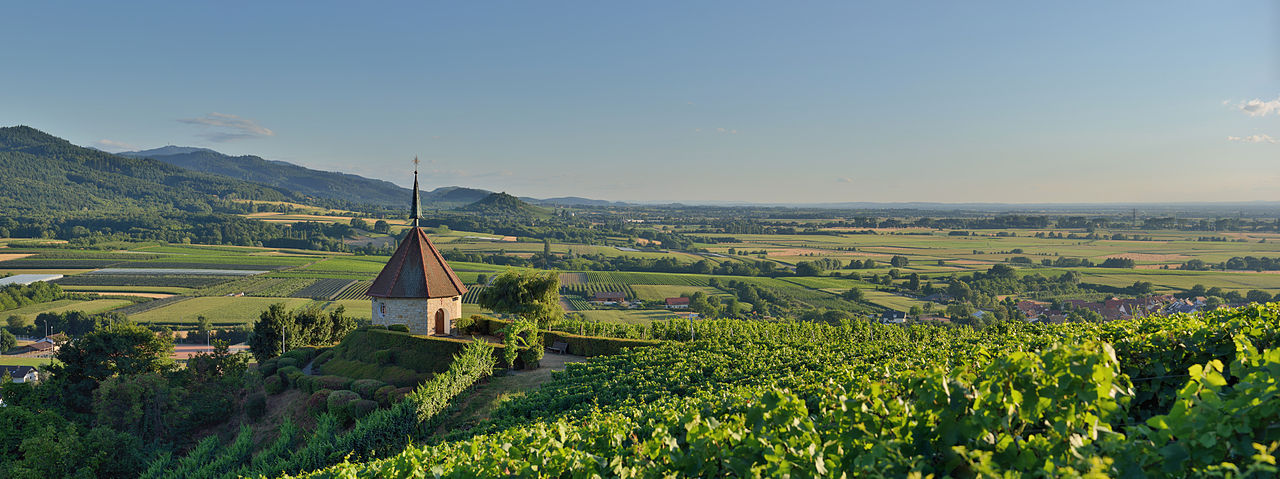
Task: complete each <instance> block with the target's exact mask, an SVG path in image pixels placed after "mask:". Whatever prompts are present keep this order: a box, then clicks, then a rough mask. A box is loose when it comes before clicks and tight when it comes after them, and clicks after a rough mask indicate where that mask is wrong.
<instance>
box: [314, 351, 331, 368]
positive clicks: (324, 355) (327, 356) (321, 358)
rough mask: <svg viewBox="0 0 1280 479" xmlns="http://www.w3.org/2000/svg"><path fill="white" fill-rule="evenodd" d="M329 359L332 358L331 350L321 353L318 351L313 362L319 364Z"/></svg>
mask: <svg viewBox="0 0 1280 479" xmlns="http://www.w3.org/2000/svg"><path fill="white" fill-rule="evenodd" d="M330 359H333V350H328V351H325V352H323V353H320V355H319V356H316V361H315V364H316V366H319V365H321V364H324V363H326V362H329V360H330Z"/></svg>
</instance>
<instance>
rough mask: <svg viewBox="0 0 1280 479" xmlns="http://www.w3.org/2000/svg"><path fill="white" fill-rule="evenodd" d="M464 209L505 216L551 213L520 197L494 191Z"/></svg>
mask: <svg viewBox="0 0 1280 479" xmlns="http://www.w3.org/2000/svg"><path fill="white" fill-rule="evenodd" d="M463 210H464V211H474V212H477V213H484V214H488V215H505V216H545V215H547V214H549V212H548V211H547V210H545V209H543V208H539V207H537V206H533V205H531V204H529V203H525V202H524V201H521V200H520V198H516V197H514V196H511V195H508V194H506V193H493V194H491V195H489V196H486V197H484V198H483V199H481V200H480V201H477V202H475V203H472V204H470V205H467V206H466V207H465V208H463Z"/></svg>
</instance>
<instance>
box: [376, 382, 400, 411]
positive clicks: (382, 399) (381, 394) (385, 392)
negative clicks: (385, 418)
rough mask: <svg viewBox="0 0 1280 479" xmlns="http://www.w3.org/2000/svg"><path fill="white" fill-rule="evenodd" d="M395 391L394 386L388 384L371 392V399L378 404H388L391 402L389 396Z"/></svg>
mask: <svg viewBox="0 0 1280 479" xmlns="http://www.w3.org/2000/svg"><path fill="white" fill-rule="evenodd" d="M395 392H396V387H395V386H392V385H390V384H388V385H386V386H383V387H380V388H378V390H377V391H374V392H373V400H375V401H378V404H381V405H383V406H390V405H391V402H392V401H391V396H392V395H393V394H395Z"/></svg>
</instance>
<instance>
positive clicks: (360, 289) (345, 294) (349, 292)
mask: <svg viewBox="0 0 1280 479" xmlns="http://www.w3.org/2000/svg"><path fill="white" fill-rule="evenodd" d="M370 286H373V280H368V281H356V282H354V283H351V286H347V288H346V289H344V290H342V292H340V293H338V295H337V296H336V297H334V298H333V299H334V300H343V299H369V296H368V295H366V294H365V293H367V292H369V287H370Z"/></svg>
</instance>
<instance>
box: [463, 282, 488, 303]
mask: <svg viewBox="0 0 1280 479" xmlns="http://www.w3.org/2000/svg"><path fill="white" fill-rule="evenodd" d="M485 288H487V286H481V285H478V284H469V285H467V292H466V293H465V294H463V295H462V302H463V303H465V304H478V303H479V301H480V292H481V291H484V289H485Z"/></svg>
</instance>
